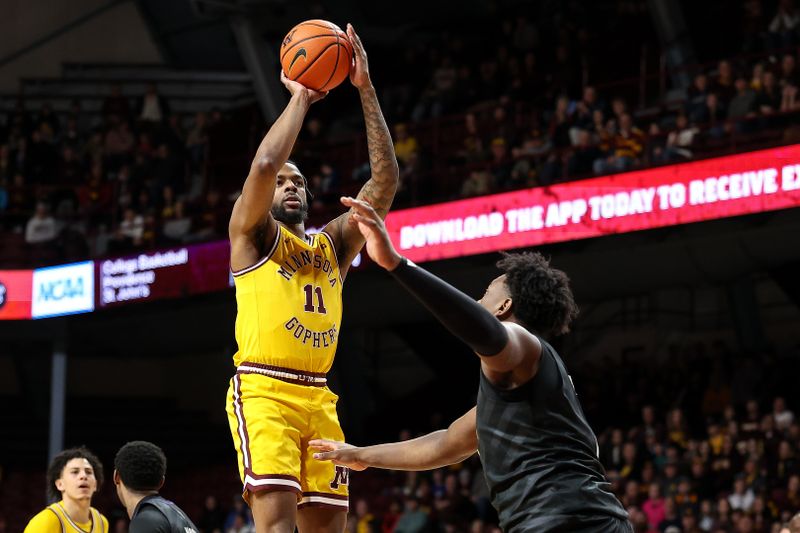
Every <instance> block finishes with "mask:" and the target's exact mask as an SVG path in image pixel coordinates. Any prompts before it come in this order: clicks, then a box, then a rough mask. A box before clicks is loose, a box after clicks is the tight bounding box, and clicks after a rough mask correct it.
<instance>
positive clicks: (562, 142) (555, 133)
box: [548, 96, 572, 148]
mask: <svg viewBox="0 0 800 533" xmlns="http://www.w3.org/2000/svg"><path fill="white" fill-rule="evenodd" d="M570 128H572V121H571V117H570V113H569V98H567V97H566V96H560V97H559V98H558V100H556V109H555V111H554V112H553V115H552V118H551V119H550V127H549V133H548V137H550V139H551V140H552V141H553V144H554V145H555V146H556V148H566V147H568V146H570V145H571V144H572V143H571V141H570V136H569V130H570Z"/></svg>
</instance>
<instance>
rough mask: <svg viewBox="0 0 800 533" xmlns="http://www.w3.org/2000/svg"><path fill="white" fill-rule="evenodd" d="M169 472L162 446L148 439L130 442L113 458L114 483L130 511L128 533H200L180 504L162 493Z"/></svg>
mask: <svg viewBox="0 0 800 533" xmlns="http://www.w3.org/2000/svg"><path fill="white" fill-rule="evenodd" d="M166 472H167V458H166V457H165V456H164V452H162V451H161V448H159V447H158V446H156V445H155V444H152V443H150V442H145V441H141V440H139V441H133V442H129V443H128V444H126V445H125V446H123V447H122V448H120V450H119V451H118V452H117V456H116V457H115V458H114V484H115V485H116V486H117V496H119V501H120V502H122V505H124V506H125V509H126V510H127V511H128V516H129V517H130V519H131V524H130V526H129V528H128V531H129V533H197V531H199V529H198V528H197V526H195V525H194V524H193V523H192V521H191V520H189V517H187V516H186V513H184V512H183V511H182V510H181V509H180V507H178V506H177V505H175V504H174V503H172V502H171V501H169V500H166V499H164V498H162V497H161V496H159V494H158V491H159V489H161V486H162V485H164V475H165V474H166Z"/></svg>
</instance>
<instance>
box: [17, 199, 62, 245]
mask: <svg viewBox="0 0 800 533" xmlns="http://www.w3.org/2000/svg"><path fill="white" fill-rule="evenodd" d="M57 236H58V225H57V224H56V220H55V219H54V218H53V217H52V216H51V215H50V214H49V209H48V206H47V204H46V203H44V202H39V203H38V204H36V212H35V213H34V215H33V217H31V219H30V220H28V224H27V226H26V227H25V242H27V243H28V244H46V243H49V242H51V241H53V240H55V238H56V237H57Z"/></svg>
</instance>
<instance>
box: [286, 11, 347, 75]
mask: <svg viewBox="0 0 800 533" xmlns="http://www.w3.org/2000/svg"><path fill="white" fill-rule="evenodd" d="M352 63H353V45H352V44H350V39H348V38H347V34H346V33H345V32H343V31H342V29H341V28H339V26H337V25H336V24H333V23H332V22H328V21H327V20H307V21H305V22H301V23H300V24H298V25H297V26H295V27H294V28H292V29H291V30H290V31H289V33H287V34H286V37H284V39H283V43H282V44H281V66H282V67H283V73H284V74H285V75H286V77H287V78H289V79H290V80H294V81H297V82H299V83H302V84H303V85H305V86H306V87H308V88H309V89H314V90H315V91H329V90H331V89H333V88H334V87H336V86H337V85H339V84H340V83H342V82H343V81H344V79H345V78H346V77H347V75H348V74H349V73H350V65H351V64H352Z"/></svg>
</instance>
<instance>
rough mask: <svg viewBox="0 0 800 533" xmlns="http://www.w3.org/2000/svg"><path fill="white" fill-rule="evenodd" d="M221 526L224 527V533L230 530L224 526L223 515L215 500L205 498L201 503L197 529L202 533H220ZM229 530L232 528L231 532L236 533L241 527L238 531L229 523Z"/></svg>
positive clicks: (214, 498)
mask: <svg viewBox="0 0 800 533" xmlns="http://www.w3.org/2000/svg"><path fill="white" fill-rule="evenodd" d="M239 499H241V498H239ZM223 526H224V527H225V531H226V533H227V531H230V530H231V529H229V526H228V524H225V514H224V513H223V511H222V509H221V508H220V506H219V502H218V501H217V498H216V497H215V496H212V495H208V496H206V499H205V501H204V502H203V514H201V515H200V520H199V521H198V522H197V527H199V528H200V531H201V532H202V533H222V531H223ZM230 528H233V530H234V531H236V532H237V533H238V531H239V530H240V529H241V525H240V526H239V529H236V528H235V527H234V525H233V523H231V524H230Z"/></svg>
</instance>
